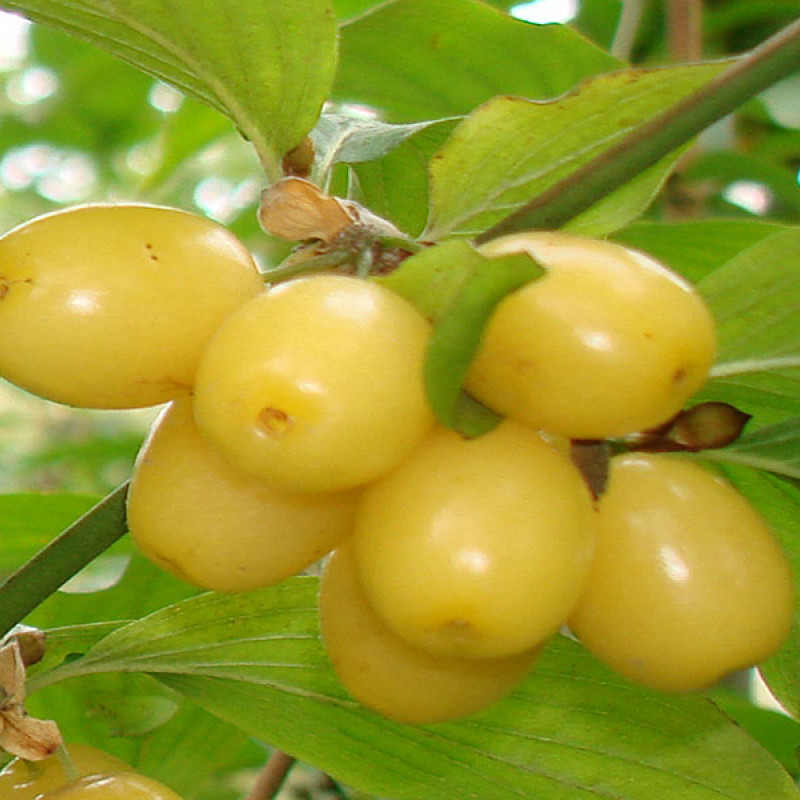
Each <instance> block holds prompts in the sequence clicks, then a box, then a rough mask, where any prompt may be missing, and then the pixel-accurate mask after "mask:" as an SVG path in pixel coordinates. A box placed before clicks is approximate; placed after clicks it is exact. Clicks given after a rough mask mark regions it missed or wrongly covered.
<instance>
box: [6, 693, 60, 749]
mask: <svg viewBox="0 0 800 800" xmlns="http://www.w3.org/2000/svg"><path fill="white" fill-rule="evenodd" d="M62 742H63V739H62V738H61V731H59V729H58V725H56V723H55V722H53V721H52V720H49V719H36V718H35V717H29V716H28V715H27V714H26V713H25V712H24V711H23V710H22V708H21V707H19V706H14V707H12V708H8V709H6V710H3V711H0V748H2V749H3V750H6V751H7V752H9V753H11V754H12V755H15V756H19V757H20V758H24V759H25V760H26V761H42V760H44V759H45V758H48V757H49V756H51V755H53V753H55V751H56V750H57V749H58V748H59V746H60V745H61V744H62Z"/></svg>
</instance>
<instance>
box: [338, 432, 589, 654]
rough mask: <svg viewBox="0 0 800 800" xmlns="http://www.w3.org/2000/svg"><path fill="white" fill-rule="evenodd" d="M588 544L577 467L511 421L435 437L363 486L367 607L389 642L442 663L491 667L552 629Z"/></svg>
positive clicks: (361, 556) (359, 545)
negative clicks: (476, 433) (451, 660)
mask: <svg viewBox="0 0 800 800" xmlns="http://www.w3.org/2000/svg"><path fill="white" fill-rule="evenodd" d="M594 538H595V537H594V528H593V511H592V507H591V501H590V498H589V494H588V491H587V489H586V486H585V485H584V483H583V481H582V479H581V478H580V476H579V474H578V472H577V470H576V469H575V468H574V466H573V465H572V463H571V462H570V461H569V460H568V459H567V458H566V457H565V456H564V454H563V453H561V452H559V451H558V450H557V449H555V448H554V447H552V446H551V445H549V444H547V443H546V442H545V441H544V440H543V439H542V438H541V437H540V436H539V435H538V434H537V433H536V432H535V431H533V430H531V429H530V428H527V427H525V426H522V425H519V424H518V423H515V422H510V421H506V422H503V423H501V424H500V425H499V426H498V427H497V428H495V429H494V430H493V431H491V432H489V433H487V434H485V435H483V436H481V437H479V438H477V439H472V440H467V439H464V438H462V437H461V436H460V435H458V434H456V433H454V432H452V431H448V430H443V429H437V430H436V431H435V432H434V433H433V434H432V435H431V436H430V437H429V438H428V439H427V440H426V441H425V442H424V443H423V444H422V445H421V446H420V447H419V448H418V449H417V450H416V451H415V452H414V454H413V455H411V456H410V457H409V458H407V459H406V460H405V461H404V462H403V463H402V464H401V465H400V466H399V467H397V469H395V470H393V471H392V472H391V473H390V474H389V475H387V476H386V477H384V478H383V479H381V480H379V481H376V482H375V483H373V484H371V485H370V486H368V487H366V489H365V490H364V494H363V495H362V500H361V502H360V504H359V508H358V511H357V515H356V531H355V534H354V540H353V541H354V546H355V550H356V557H357V563H358V569H359V575H360V579H361V581H362V584H363V586H364V591H365V593H366V595H367V597H368V598H369V602H370V603H371V605H372V606H373V608H374V609H375V611H376V613H377V614H378V615H379V616H380V617H381V618H382V619H383V620H384V621H385V622H386V624H387V625H388V627H389V628H391V629H392V630H393V631H394V632H395V633H396V634H398V635H399V636H401V637H402V638H403V639H405V640H406V641H408V642H409V643H411V644H413V645H414V646H416V647H420V648H423V649H425V650H428V651H430V652H432V653H437V654H440V655H445V656H455V657H476V658H498V657H502V656H508V655H511V654H514V653H520V652H523V651H526V650H529V649H530V648H532V647H535V646H536V645H538V644H539V643H541V642H542V641H543V640H544V639H546V638H548V637H549V636H550V635H551V634H552V633H554V632H555V631H556V630H558V628H559V627H560V625H561V624H562V623H563V622H564V620H565V619H566V617H567V615H568V614H569V613H570V611H571V610H572V608H573V606H574V605H575V603H576V601H577V599H578V596H579V595H580V592H581V590H582V588H583V582H584V579H585V577H586V574H587V572H588V570H589V564H590V560H591V556H592V553H593V550H594Z"/></svg>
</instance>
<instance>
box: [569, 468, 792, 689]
mask: <svg viewBox="0 0 800 800" xmlns="http://www.w3.org/2000/svg"><path fill="white" fill-rule="evenodd" d="M597 522H598V548H597V553H596V555H595V559H594V563H593V566H592V570H591V572H590V575H589V579H588V581H587V584H586V589H585V591H584V594H583V596H582V597H581V599H580V601H579V603H578V606H577V607H576V609H575V611H574V612H573V614H572V616H571V618H570V622H569V624H570V627H571V628H572V629H573V631H574V632H575V633H576V635H577V636H578V637H579V638H580V640H581V641H582V642H583V644H584V645H585V646H586V647H587V648H588V649H589V650H590V651H591V652H592V653H594V654H595V655H596V656H597V657H598V658H599V659H601V660H602V661H604V662H605V663H607V664H608V665H610V666H611V667H613V668H614V669H615V670H616V671H617V672H619V673H621V674H623V675H625V676H627V677H629V678H631V679H632V680H634V681H638V682H639V683H642V684H645V685H647V686H651V687H654V688H656V689H661V690H663V691H688V690H693V689H703V688H706V687H708V686H711V685H713V684H714V683H716V682H717V681H718V680H719V679H720V678H722V677H724V676H725V675H726V674H727V673H729V672H732V671H734V670H737V669H742V668H745V667H749V666H752V665H754V664H757V663H758V662H760V661H762V660H763V659H765V658H766V657H768V656H769V655H771V654H772V653H773V652H774V651H775V650H776V649H777V648H778V647H779V646H780V644H781V643H782V641H783V640H784V638H785V637H786V635H787V633H788V632H789V628H790V626H791V622H792V617H793V613H794V588H793V583H792V575H791V570H790V567H789V565H788V562H787V560H786V558H785V557H784V555H783V553H782V551H781V549H780V547H779V545H778V544H777V542H776V541H775V539H774V537H773V535H772V533H771V531H770V529H769V528H768V526H767V524H766V523H765V522H764V520H763V519H762V518H761V516H760V515H759V514H758V512H757V511H756V510H755V509H754V508H753V507H752V506H751V505H750V504H749V502H748V501H747V500H746V499H745V498H744V497H743V496H742V495H741V494H739V492H737V491H736V490H735V489H734V488H733V487H732V486H731V485H730V484H728V483H727V482H725V481H723V480H722V479H721V478H719V477H717V476H716V475H713V474H712V473H711V472H709V471H707V470H706V469H704V468H703V467H701V466H700V465H698V464H696V463H693V462H691V461H688V460H686V459H683V458H678V457H674V456H666V455H654V454H637V453H630V454H627V455H622V456H617V457H615V458H614V459H613V460H612V463H611V474H610V481H609V484H608V490H607V492H606V494H605V495H604V496H603V497H602V498H601V501H600V507H599V513H598V514H597Z"/></svg>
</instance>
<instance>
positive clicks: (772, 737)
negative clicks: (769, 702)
mask: <svg viewBox="0 0 800 800" xmlns="http://www.w3.org/2000/svg"><path fill="white" fill-rule="evenodd" d="M712 699H713V700H714V703H715V705H717V706H718V707H719V708H721V709H722V710H723V711H724V712H725V713H726V714H727V715H728V716H730V717H731V718H732V719H734V720H736V722H737V723H738V724H739V725H741V726H742V727H743V728H744V729H745V730H746V731H747V732H748V733H749V734H750V735H751V736H752V737H753V738H754V739H755V740H756V741H757V742H759V743H760V744H761V746H762V747H764V748H765V749H766V750H767V751H768V752H769V753H771V754H772V755H773V756H774V757H775V758H776V759H777V760H778V761H780V763H781V764H782V766H783V768H784V769H785V770H786V771H787V772H788V773H789V774H790V775H792V776H793V777H794V778H797V777H798V774H799V773H800V762H798V752H800V723H798V722H797V721H796V720H794V719H792V718H791V717H789V716H787V715H786V714H781V713H780V712H778V711H773V710H771V709H767V708H760V707H759V706H756V705H754V704H753V703H751V702H750V701H749V700H747V698H745V697H742V696H741V695H740V694H737V693H735V692H732V691H730V690H727V691H726V690H724V689H718V690H716V691H714V693H713V695H712Z"/></svg>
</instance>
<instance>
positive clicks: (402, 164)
mask: <svg viewBox="0 0 800 800" xmlns="http://www.w3.org/2000/svg"><path fill="white" fill-rule="evenodd" d="M454 126H455V122H454V121H447V120H445V121H440V122H438V123H436V124H435V125H431V126H429V127H426V128H425V129H424V130H421V131H419V132H418V133H416V134H414V135H413V136H411V137H410V138H408V139H406V141H405V142H403V144H401V145H399V146H398V147H396V148H395V149H394V150H392V151H391V152H390V153H388V154H387V155H385V156H384V157H383V158H381V159H378V160H377V161H367V162H364V163H358V164H354V165H353V166H352V167H351V174H352V176H354V177H355V181H356V182H357V187H358V192H359V199H360V200H361V202H362V203H363V204H364V205H366V206H367V207H368V208H370V209H372V211H374V212H375V213H377V214H380V215H381V216H382V217H385V218H386V219H389V220H391V221H392V222H393V223H394V224H395V225H396V226H397V227H398V228H399V229H400V230H402V231H404V232H406V233H407V234H409V235H411V236H419V235H420V234H421V233H422V231H423V229H424V228H425V224H426V223H427V221H428V182H429V181H428V164H429V163H430V160H431V157H432V156H433V154H434V153H435V152H436V151H437V150H438V149H439V148H440V147H441V146H442V143H443V142H444V140H445V139H446V138H447V136H448V135H449V134H450V132H451V131H452V129H453V127H454Z"/></svg>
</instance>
